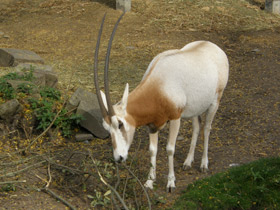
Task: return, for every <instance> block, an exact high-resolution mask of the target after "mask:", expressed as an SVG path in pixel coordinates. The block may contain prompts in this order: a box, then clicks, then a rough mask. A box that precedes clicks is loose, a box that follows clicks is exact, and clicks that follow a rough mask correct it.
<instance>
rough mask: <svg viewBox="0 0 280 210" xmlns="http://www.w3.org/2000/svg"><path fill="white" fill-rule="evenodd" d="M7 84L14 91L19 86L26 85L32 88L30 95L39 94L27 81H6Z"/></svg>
mask: <svg viewBox="0 0 280 210" xmlns="http://www.w3.org/2000/svg"><path fill="white" fill-rule="evenodd" d="M7 83H9V84H10V85H11V86H12V87H13V88H14V89H15V90H16V91H17V88H18V86H19V85H21V84H26V85H30V87H31V88H32V91H31V92H32V93H39V90H38V88H37V87H36V86H35V85H34V84H33V83H32V82H29V81H23V80H7Z"/></svg>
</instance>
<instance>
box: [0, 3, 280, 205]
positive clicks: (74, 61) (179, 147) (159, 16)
mask: <svg viewBox="0 0 280 210" xmlns="http://www.w3.org/2000/svg"><path fill="white" fill-rule="evenodd" d="M2 1H3V3H2V5H0V32H3V35H0V47H3V48H19V49H28V50H33V51H35V52H36V53H38V54H39V55H40V56H41V57H43V58H44V59H45V62H46V64H49V65H52V66H53V67H54V71H55V72H57V74H58V76H59V88H60V89H61V90H64V89H65V87H66V86H67V85H69V84H70V92H71V91H74V90H75V89H76V88H77V87H83V88H86V89H88V90H90V91H94V89H93V86H94V85H93V73H92V66H93V53H94V48H95V42H96V37H97V32H98V28H99V24H100V21H101V18H102V16H103V14H104V13H105V12H107V19H106V22H105V29H104V36H103V37H102V40H103V42H102V45H101V48H102V49H101V53H100V58H101V57H102V56H104V54H105V51H106V45H107V41H108V38H109V35H110V33H111V30H112V27H113V25H114V23H115V21H116V20H117V17H118V16H119V15H120V14H121V12H120V11H115V10H114V9H113V8H112V7H113V6H114V1H87V0H59V1H55V0H39V1H32V0H20V1H17V0H2ZM132 2H133V7H132V12H130V13H127V14H126V15H125V16H124V18H123V20H122V22H121V24H120V25H119V28H118V31H117V33H116V37H115V40H114V44H113V49H112V54H111V63H110V68H111V69H110V81H111V93H112V97H113V100H115V101H116V100H117V99H119V98H120V96H121V94H122V91H123V88H124V85H125V83H126V82H128V83H129V84H130V90H132V89H133V88H134V87H136V86H137V84H138V83H139V81H140V80H141V77H142V75H143V73H144V71H145V69H146V68H147V66H148V64H149V62H150V61H151V60H152V58H153V57H154V56H155V55H156V54H157V53H159V52H162V51H164V50H167V49H173V48H181V47H183V46H184V45H185V44H186V43H188V42H191V41H194V40H209V41H212V42H214V43H216V44H217V45H219V46H220V47H221V48H222V49H223V50H224V51H225V52H226V54H227V55H228V58H229V61H230V76H229V82H228V85H227V88H226V90H225V92H224V96H223V98H222V102H221V105H220V108H219V110H218V112H217V115H216V118H215V121H214V123H213V125H212V131H211V135H210V145H209V162H210V165H209V169H210V170H209V172H208V173H206V174H203V173H201V172H200V171H199V166H200V160H201V155H202V149H203V146H202V145H203V142H202V141H201V140H199V141H198V145H197V149H196V154H195V161H194V164H193V168H192V169H190V170H188V171H184V170H183V169H182V166H183V162H184V160H185V158H186V156H187V153H188V149H189V145H190V138H191V130H192V129H191V123H190V121H188V120H182V126H181V128H180V134H179V135H180V137H183V138H184V140H180V141H179V140H178V141H177V143H176V153H175V163H174V165H175V174H176V187H177V188H176V191H175V192H174V193H172V194H170V193H166V192H165V190H166V189H165V186H166V184H167V173H168V166H167V155H166V152H165V147H166V139H167V135H168V129H167V128H165V129H163V131H162V132H161V133H160V141H159V151H158V159H157V160H158V161H157V185H156V188H155V190H154V191H153V192H149V194H150V196H151V197H152V198H153V202H152V204H153V208H154V209H162V208H167V207H171V205H172V203H173V202H174V201H175V199H176V198H177V197H178V196H179V195H180V192H181V191H182V190H183V189H185V188H186V186H187V185H188V184H190V183H191V182H193V181H195V180H197V179H200V178H203V177H206V176H209V175H211V174H215V173H217V172H221V171H224V170H226V169H228V168H229V167H230V166H229V165H230V164H243V163H247V162H250V161H253V160H256V159H259V158H263V157H271V156H279V153H280V140H279V135H280V132H279V125H280V115H279V111H280V85H279V81H280V72H279V70H280V54H279V49H280V24H279V23H280V17H279V16H277V15H270V14H267V13H265V12H264V11H261V9H260V5H254V4H250V3H248V2H247V3H244V7H246V8H247V9H248V14H250V13H249V12H252V14H255V13H256V17H257V19H255V23H254V19H252V18H250V17H249V15H248V16H247V17H246V16H244V17H245V18H243V19H242V18H240V19H238V21H237V19H236V21H235V19H234V17H235V16H233V15H236V14H235V13H234V11H235V7H234V6H235V5H234V6H232V7H230V9H229V8H228V7H226V5H224V6H223V5H222V4H223V3H217V2H218V1H216V2H215V4H214V3H213V5H214V6H213V7H211V6H209V5H198V6H196V7H193V8H191V9H193V10H194V11H196V10H195V9H197V10H200V13H198V15H197V14H193V13H191V12H190V14H188V12H187V11H188V7H192V2H193V1H185V5H183V3H182V2H183V1H163V2H164V3H162V4H159V5H160V6H157V5H156V4H157V3H158V2H157V1H155V2H157V3H155V2H152V1H148V0H146V1H132ZM210 2H214V1H210ZM244 2H245V1H244ZM252 2H254V1H251V3H252ZM175 3H176V4H175ZM177 3H178V4H177ZM201 4H203V3H201ZM216 4H219V5H218V6H216ZM215 8H217V11H219V12H220V13H218V14H217V15H214V12H215V11H214V10H215ZM157 9H158V10H160V11H161V13H158V11H157ZM201 11H202V12H201ZM211 11H213V13H210V12H211ZM229 11H232V12H233V13H232V14H231V13H227V12H229ZM246 11H247V10H246ZM192 15H196V17H199V18H201V20H203V21H205V22H203V21H201V20H200V21H199V18H193V16H192ZM207 15H209V17H211V18H209V17H208V16H207ZM180 18H187V19H185V20H184V21H181V19H180ZM233 19H234V21H233ZM250 21H251V22H250ZM202 22H203V23H204V24H200V25H199V24H197V23H202ZM252 24H254V25H252ZM100 64H101V66H102V65H103V64H104V62H103V59H101V61H100ZM100 69H102V67H100ZM0 70H1V73H0V75H2V74H4V73H6V72H9V71H12V69H8V68H1V69H0ZM71 78H72V79H71ZM70 79H71V81H70ZM69 81H70V82H69ZM134 139H135V140H134V143H133V145H132V148H131V151H130V153H131V156H133V155H135V154H136V153H137V155H136V158H135V160H134V161H135V163H134V164H133V169H134V171H135V173H136V174H137V176H138V178H139V179H140V180H141V182H142V183H144V182H145V179H146V178H147V173H148V170H149V165H150V163H149V153H148V133H147V129H146V128H140V129H138V130H137V132H136V135H135V138H134ZM139 142H140V143H139ZM47 145H48V144H46V145H45V146H44V149H46V147H47ZM55 148H56V150H55V153H56V154H58V155H57V156H56V157H58V160H57V161H58V162H59V161H61V162H62V161H63V160H64V159H65V158H69V155H70V154H73V148H75V150H76V151H77V152H79V151H81V152H80V153H77V154H75V158H73V161H74V162H75V164H76V167H77V168H78V169H80V167H78V166H79V164H82V163H81V160H84V158H85V157H84V154H83V151H85V150H86V149H88V148H90V149H91V150H92V151H93V154H94V157H96V159H98V160H100V161H101V162H102V161H104V160H106V161H109V160H110V159H111V158H112V152H111V142H110V140H109V139H107V140H100V139H93V140H92V141H91V142H85V143H75V142H73V141H71V140H69V141H67V140H65V142H63V143H61V142H59V143H56V147H55ZM46 150H47V149H46ZM47 151H49V152H51V151H53V150H47ZM71 157H72V156H71ZM6 160H7V159H6ZM6 160H5V161H6ZM3 161H4V160H2V162H1V163H3ZM75 164H73V167H75ZM2 166H3V165H2ZM47 168H48V167H47V165H46V166H44V168H36V169H34V170H32V171H28V172H27V173H25V174H24V175H22V176H24V179H26V180H27V183H22V184H19V185H18V186H17V190H15V191H9V192H5V191H2V192H1V191H0V209H67V207H66V206H65V205H64V204H62V203H61V202H58V201H57V200H56V199H55V198H54V197H53V196H50V195H49V194H47V193H45V192H43V191H38V186H39V185H41V186H43V185H44V181H43V180H44V179H47V177H48V176H47V171H48V169H47ZM38 177H41V178H38ZM42 177H44V178H42ZM63 177H64V178H61V176H59V175H58V172H53V179H54V181H53V183H52V185H51V188H52V189H53V190H54V191H55V192H56V193H57V194H59V195H61V196H63V197H64V198H66V199H67V200H68V201H69V202H70V203H72V204H73V205H74V206H75V207H76V208H77V209H89V208H92V207H90V203H91V201H92V200H91V199H90V198H89V197H88V195H89V194H90V195H93V194H95V191H94V189H95V188H96V189H97V188H99V187H100V188H103V189H104V188H105V189H104V192H105V191H106V187H105V186H103V187H101V186H102V183H101V181H99V183H97V182H93V181H91V182H90V183H87V189H84V188H83V186H84V184H85V183H84V182H86V181H84V179H83V183H80V181H81V178H77V177H76V176H75V174H74V173H72V174H71V173H69V174H68V173H64V175H63ZM21 178H22V177H18V179H19V180H20V179H21ZM121 178H123V177H122V176H121ZM61 179H64V180H61ZM66 179H67V182H66V181H65V180H66ZM69 180H70V181H69ZM108 180H110V178H108ZM123 180H125V178H123V179H122V181H123ZM0 181H5V179H3V178H1V180H0ZM140 197H141V198H139V200H140V201H141V200H145V196H144V195H141V196H140ZM140 201H139V202H140ZM140 204H143V205H145V207H143V208H144V209H145V208H146V205H147V203H145V201H142V203H141V202H140ZM140 204H139V205H140ZM135 205H136V204H135ZM135 205H134V206H135ZM136 206H137V205H136ZM99 207H100V208H101V206H99ZM99 207H96V208H99ZM138 207H139V206H138ZM110 208H111V206H110Z"/></svg>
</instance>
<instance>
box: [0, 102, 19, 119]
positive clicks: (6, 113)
mask: <svg viewBox="0 0 280 210" xmlns="http://www.w3.org/2000/svg"><path fill="white" fill-rule="evenodd" d="M21 110H22V107H21V105H20V103H19V102H18V100H17V99H12V100H9V101H7V102H6V103H4V104H1V105H0V118H1V119H4V120H10V119H11V118H12V117H13V116H14V115H15V114H16V113H18V112H19V111H21Z"/></svg>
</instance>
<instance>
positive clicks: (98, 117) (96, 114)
mask: <svg viewBox="0 0 280 210" xmlns="http://www.w3.org/2000/svg"><path fill="white" fill-rule="evenodd" d="M94 104H95V103H94V101H92V102H89V101H81V102H80V104H79V106H78V108H77V112H76V113H77V114H80V115H82V116H83V117H84V120H82V121H81V122H80V125H81V126H82V127H83V128H85V129H87V130H88V131H89V132H91V133H92V134H93V135H94V136H96V137H98V138H101V139H105V138H107V137H109V133H108V132H107V131H106V130H105V129H104V128H103V125H102V123H103V119H102V114H101V112H100V109H99V106H98V104H95V105H97V106H94Z"/></svg>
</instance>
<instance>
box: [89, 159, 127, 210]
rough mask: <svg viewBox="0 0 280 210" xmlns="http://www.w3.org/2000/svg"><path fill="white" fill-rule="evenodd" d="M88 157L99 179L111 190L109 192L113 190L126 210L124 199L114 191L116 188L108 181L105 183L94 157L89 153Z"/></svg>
mask: <svg viewBox="0 0 280 210" xmlns="http://www.w3.org/2000/svg"><path fill="white" fill-rule="evenodd" d="M90 158H91V160H92V162H93V164H94V167H95V169H96V171H97V173H98V175H99V178H100V180H101V181H102V182H103V184H105V185H106V186H107V187H108V188H109V189H110V190H111V192H113V193H114V194H115V195H116V196H117V198H118V200H119V201H120V202H121V204H122V206H123V208H124V209H125V210H128V207H127V206H126V204H125V202H124V200H123V199H122V198H121V196H120V194H119V193H118V192H117V191H116V189H115V188H114V187H112V186H111V185H110V184H109V183H107V182H106V181H105V180H104V178H103V176H102V175H101V173H100V171H99V169H98V167H97V165H96V162H95V160H94V158H93V157H92V155H91V154H90Z"/></svg>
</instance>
